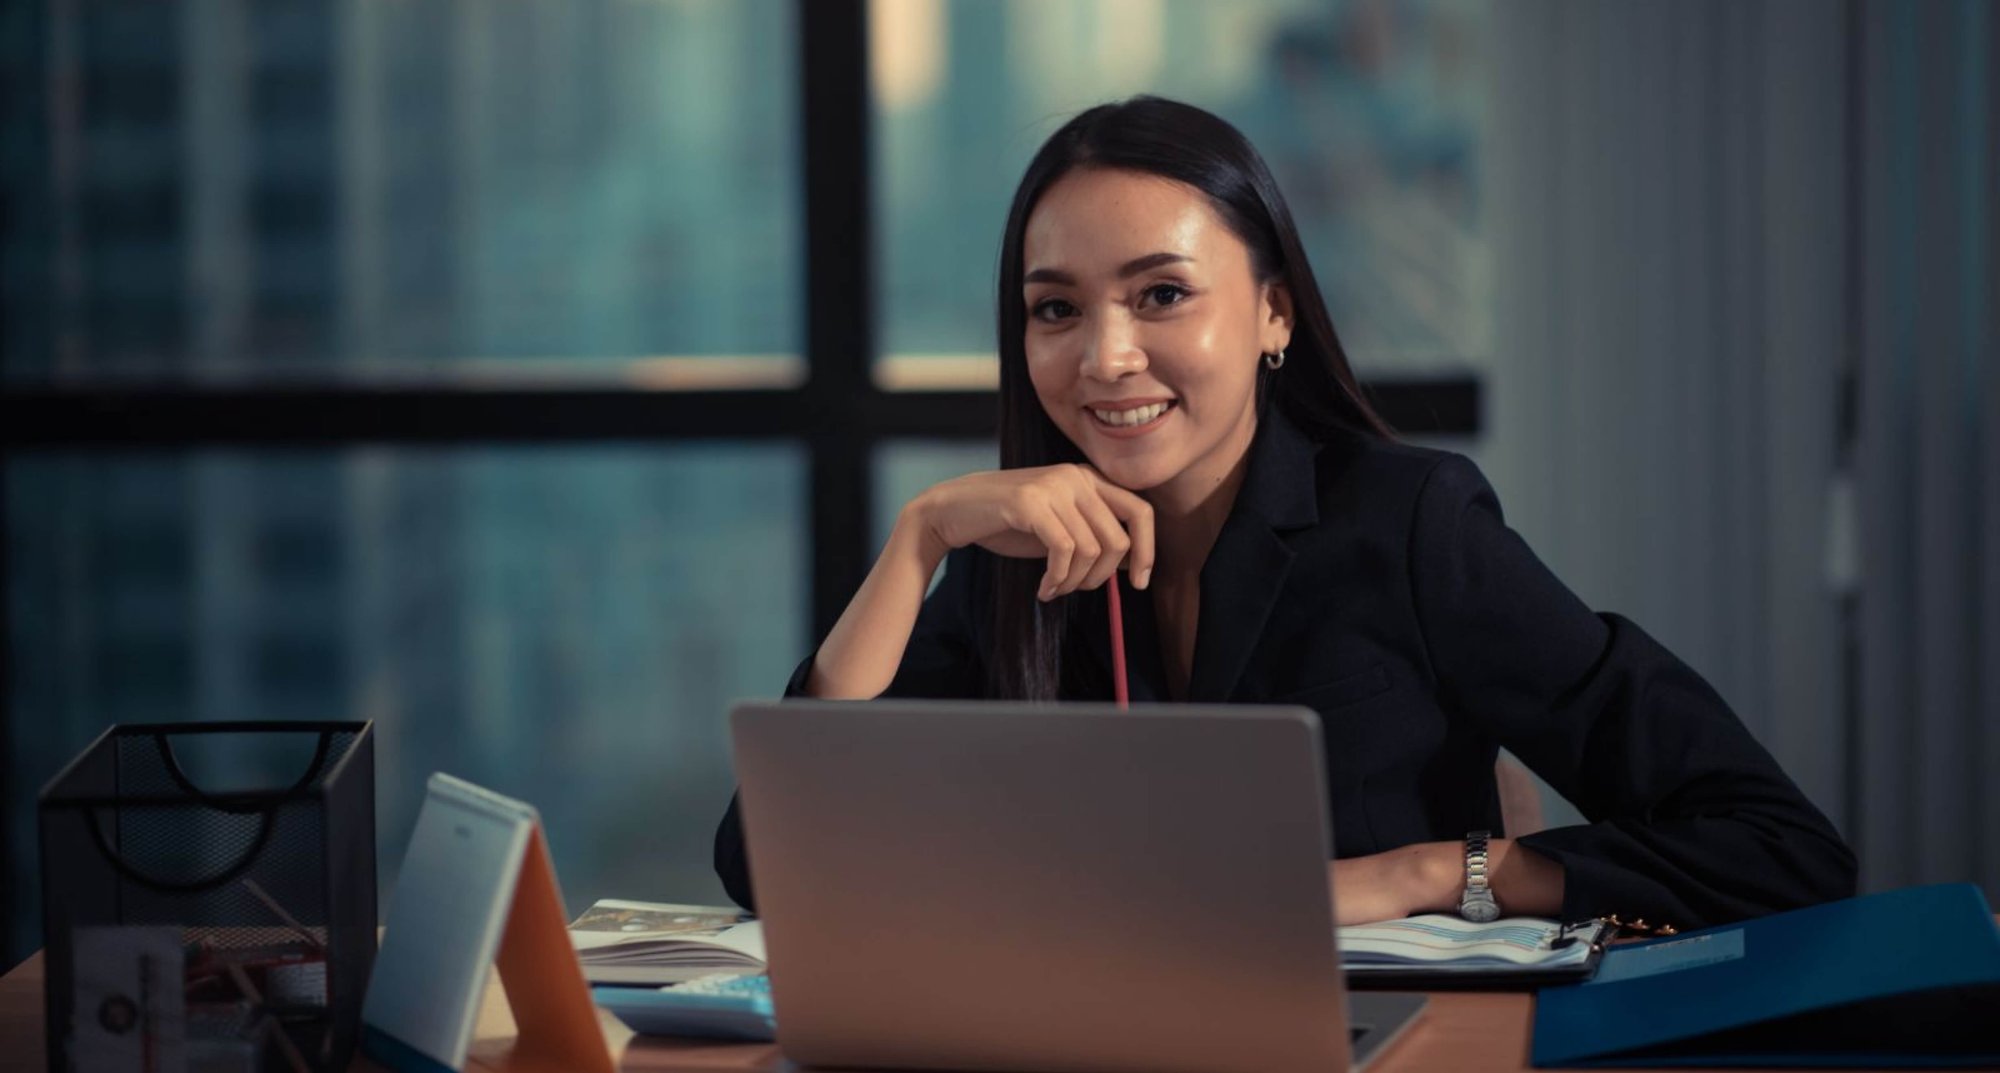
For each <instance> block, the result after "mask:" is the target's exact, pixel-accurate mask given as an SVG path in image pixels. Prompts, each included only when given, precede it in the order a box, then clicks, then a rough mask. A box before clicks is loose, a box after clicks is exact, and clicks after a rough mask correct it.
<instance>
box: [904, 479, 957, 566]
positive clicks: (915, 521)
mask: <svg viewBox="0 0 2000 1073" xmlns="http://www.w3.org/2000/svg"><path fill="white" fill-rule="evenodd" d="M889 548H890V550H891V551H896V550H899V549H900V551H901V552H902V554H904V555H906V556H908V557H909V558H910V559H912V560H913V561H914V562H915V563H916V564H917V565H918V566H919V567H921V568H922V570H923V575H924V577H925V578H926V579H928V578H929V577H930V576H931V575H932V574H934V573H936V572H937V568H938V566H939V565H940V564H942V563H943V562H944V560H945V556H947V555H950V554H951V545H949V544H946V543H945V542H944V538H943V537H940V536H938V534H937V530H935V529H933V528H931V523H930V519H929V517H928V516H927V511H926V510H925V504H924V500H923V497H922V496H918V497H917V498H915V499H912V500H910V501H909V502H908V503H905V504H904V505H903V509H902V510H901V511H899V512H898V513H897V515H896V526H895V528H894V529H893V530H891V531H890V533H889Z"/></svg>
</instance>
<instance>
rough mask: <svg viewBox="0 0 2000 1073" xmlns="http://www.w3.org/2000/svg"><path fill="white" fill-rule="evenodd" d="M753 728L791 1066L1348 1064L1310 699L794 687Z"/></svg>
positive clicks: (748, 741) (751, 819)
mask: <svg viewBox="0 0 2000 1073" xmlns="http://www.w3.org/2000/svg"><path fill="white" fill-rule="evenodd" d="M731 727H732V731H733V733H734V737H735V747H736V769H737V774H738V776H739V778H740V780H741V782H742V810H743V819H744V825H745V832H746V836H747V839H748V845H749V855H750V865H751V873H752V878H753V881H754V882H755V885H756V889H757V901H758V909H759V911H760V913H761V914H762V916H763V917H764V927H765V937H766V941H767V943H768V946H769V953H770V965H771V980H772V991H773V999H774V1001H775V1004H776V1012H777V1019H778V1023H779V1024H780V1025H781V1026H782V1030H781V1032H780V1033H779V1035H780V1041H779V1042H780V1045H781V1046H782V1047H783V1049H784V1051H785V1053H786V1054H787V1055H788V1056H790V1057H791V1058H793V1059H794V1060H796V1061H798V1062H801V1063H806V1064H813V1065H848V1066H854V1065H867V1066H883V1067H905V1068H911V1067H914V1068H932V1069H966V1070H978V1069H992V1070H999V1069H1007V1070H1062V1071H1097V1070H1105V1071H1109V1070H1151V1071H1173V1070H1188V1071H1196V1070H1199V1071H1205V1073H1214V1071H1217V1070H1245V1071H1252V1070H1254V1071H1259V1073H1264V1071H1269V1070H1280V1069H1318V1070H1343V1069H1346V1068H1347V1062H1348V1053H1349V1051H1348V1025H1347V1010H1346V1003H1345V996H1344V991H1343V985H1342V979H1341V974H1340V968H1339V962H1338V956H1337V954H1336V952H1335V944H1334V929H1333V917H1332V904H1331V896H1330V893H1329V890H1328V877H1327V861H1328V859H1329V858H1330V856H1331V846H1330V838H1329V834H1328V831H1327V825H1326V789H1325V786H1324V782H1323V780H1324V775H1323V769H1322V765H1323V764H1324V762H1325V761H1324V758H1323V756H1322V755H1321V751H1320V733H1319V721H1318V717H1317V716H1316V715H1314V713H1313V712H1312V711H1310V710H1309V709H1305V708H1296V707H1256V708H1244V707H1202V706H1186V705H1173V706H1156V707H1148V706H1142V707H1137V708H1133V709H1131V710H1129V711H1120V710H1117V709H1115V708H1113V707H1111V706H1110V705H1085V704H1074V705H1056V706H1047V705H1042V706H1029V705H1018V704H1000V703H949V702H925V701H874V702H867V703H856V702H813V701H787V702H784V703H782V704H744V705H741V706H738V707H737V708H736V709H735V710H734V711H733V712H732V715H731Z"/></svg>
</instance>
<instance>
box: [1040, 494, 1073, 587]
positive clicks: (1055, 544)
mask: <svg viewBox="0 0 2000 1073" xmlns="http://www.w3.org/2000/svg"><path fill="white" fill-rule="evenodd" d="M1031 527H1032V530H1033V532H1034V534H1035V537H1036V539H1038V540H1040V541H1041V542H1042V546H1043V547H1045V548H1047V549H1049V566H1048V569H1047V570H1045V571H1043V572H1042V581H1041V585H1040V586H1039V587H1038V591H1037V592H1036V594H1035V595H1036V597H1037V598H1039V599H1041V600H1044V601H1046V600H1053V599H1055V597H1056V587H1057V585H1058V584H1060V583H1061V581H1062V579H1064V578H1066V577H1068V576H1069V564H1070V559H1071V558H1073V557H1074V556H1075V554H1076V539H1075V538H1074V537H1072V536H1070V533H1069V527H1068V526H1065V525H1064V524H1063V523H1062V519H1061V518H1059V517H1058V516H1057V515H1056V512H1055V510H1054V509H1053V508H1051V507H1048V506H1043V507H1041V508H1040V509H1038V510H1036V511H1035V512H1034V514H1033V516H1032V522H1031Z"/></svg>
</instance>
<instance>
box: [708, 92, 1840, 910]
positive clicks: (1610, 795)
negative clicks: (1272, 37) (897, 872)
mask: <svg viewBox="0 0 2000 1073" xmlns="http://www.w3.org/2000/svg"><path fill="white" fill-rule="evenodd" d="M999 276H1000V293H999V325H1000V331H999V343H1000V405H1001V432H1000V451H1001V464H1002V468H1001V469H1000V470H999V471H997V472H991V473H975V474H972V475H970V476H966V477H961V478H958V479H956V480H951V481H946V482H944V483H942V484H939V485H936V486H934V487H932V488H929V489H927V490H926V491H924V492H923V493H921V494H919V495H918V496H917V497H916V498H915V499H913V500H911V501H910V503H909V504H908V505H906V506H905V507H904V508H903V510H902V513H901V515H900V516H899V518H898V520H897V523H896V527H895V529H894V531H893V533H892V534H891V536H890V537H889V540H888V542H887V544H886V546H885V547H884V549H883V551H882V555H881V558H880V559H879V560H878V561H877V562H876V564H875V567H874V569H873V571H872V572H871V573H870V574H869V576H868V578H867V580H866V581H865V582H864V583H863V584H862V586H861V588H860V590H859V591H858V592H857V593H856V594H855V596H854V600H853V602H852V603H850V604H849V605H848V607H847V609H846V611H845V612H844V613H843V615H842V616H841V618H840V620H839V622H838V623H837V624H836V625H835V627H834V629H833V631H832V632H831V633H830V634H829V635H828V636H827V638H826V640H825V642H824V643H823V644H822V645H821V647H820V649H819V651H818V652H817V653H815V654H814V655H813V656H812V657H811V658H809V659H807V661H806V662H805V663H804V664H803V665H802V666H801V667H800V668H799V670H798V672H797V673H796V674H795V675H794V676H793V678H792V681H791V684H790V686H789V687H788V689H787V691H786V693H787V695H788V696H813V697H821V698H866V697H875V696H910V697H936V698H944V697H988V698H1027V699H1035V700H1049V699H1056V698H1063V699H1092V700H1103V699H1106V698H1108V697H1109V696H1110V695H1111V687H1110V684H1109V672H1108V668H1109V666H1110V661H1109V658H1108V655H1107V650H1108V647H1109V644H1108V641H1107V639H1106V633H1107V628H1106V623H1107V615H1108V604H1107V599H1106V596H1105V591H1104V590H1105V584H1106V582H1107V581H1109V580H1110V579H1111V577H1112V575H1113V573H1114V572H1115V571H1117V570H1119V569H1120V568H1121V567H1123V568H1125V569H1126V571H1127V575H1128V578H1127V580H1126V581H1125V582H1124V583H1123V590H1122V591H1123V592H1124V593H1125V598H1124V600H1123V601H1122V602H1123V604H1124V615H1125V629H1126V636H1127V638H1128V643H1127V648H1128V652H1129V655H1130V665H1129V674H1130V688H1131V696H1132V699H1133V700H1134V701H1149V700H1151V701H1161V700H1192V701H1203V702H1230V703H1264V702H1268V703H1287V704H1304V705H1308V706H1310V707H1312V708H1315V709H1317V710H1318V712H1319V714H1320V718H1321V721H1322V725H1323V734H1324V740H1325V747H1326V764H1327V776H1328V779H1327V785H1328V789H1329V793H1330V797H1331V806H1332V819H1333V822H1334V840H1333V844H1334V846H1335V849H1336V854H1337V856H1339V857H1340V862H1339V866H1338V867H1337V868H1335V869H1334V870H1333V872H1332V876H1333V883H1334V902H1335V907H1336V910H1337V912H1338V915H1339V919H1340V921H1341V923H1343V924H1346V923H1359V922H1364V921H1373V920H1383V919H1388V918H1392V917H1399V916H1404V915H1408V914H1411V913H1416V912H1425V911H1436V912H1453V911H1460V910H1461V909H1463V910H1464V911H1466V912H1467V914H1468V915H1475V914H1476V913H1477V912H1479V911H1481V907H1478V906H1470V905H1462V902H1463V901H1464V900H1465V899H1466V895H1467V887H1468V879H1467V877H1468V872H1469V870H1470V869H1469V868H1468V859H1469V857H1470V849H1469V846H1470V845H1471V837H1470V836H1472V835H1474V834H1477V833H1484V832H1486V831H1493V832H1498V833H1501V834H1504V831H1501V827H1502V824H1501V815H1500V807H1499V797H1498V793H1497V791H1496V788H1495V778H1494V759H1495V755H1496V750H1497V749H1498V748H1499V747H1501V746H1505V747H1506V748H1508V749H1510V750H1511V751H1512V752H1513V753H1514V754H1515V755H1516V756H1518V757H1520V758H1521V759H1522V760H1524V761H1526V762H1527V764H1528V765H1529V766H1530V767H1532V768H1533V769H1534V770H1536V771H1537V772H1539V773H1540V774H1541V775H1542V776H1543V777H1544V778H1545V779H1547V780H1548V781H1549V783H1550V784H1551V785H1553V786H1554V787H1555V788H1556V789H1557V790H1559V791H1561V792H1562V793H1563V794H1564V796H1566V797H1568V798H1569V799H1570V800H1571V801H1573V802H1575V803H1576V805H1577V806H1578V807H1579V808H1580V809H1581V810H1582V811H1583V812H1584V814H1585V815H1586V816H1587V817H1589V819H1590V821H1591V822H1589V823H1587V824H1583V825H1579V826H1573V827H1566V828H1558V829H1554V830H1547V831H1541V832H1538V833H1535V834H1532V835H1527V836H1524V837H1521V838H1519V839H1508V838H1504V837H1502V838H1495V839H1493V840H1491V842H1490V844H1488V847H1487V852H1488V854H1489V859H1488V862H1487V865H1488V868H1487V872H1488V874H1489V875H1490V876H1491V894H1492V896H1493V898H1494V900H1496V901H1497V902H1498V904H1499V907H1500V910H1501V911H1502V912H1504V913H1508V914H1527V915H1537V916H1551V917H1560V918H1562V919H1565V920H1577V919H1582V918H1585V917H1592V916H1598V915H1603V914H1611V913H1615V914H1618V915H1620V916H1621V917H1623V918H1625V919H1627V920H1631V919H1635V918H1643V919H1645V920H1647V921H1650V922H1654V923H1671V924H1673V925H1676V926H1678V927H1680V928H1683V929H1686V928H1690V927H1699V926H1705V925H1709V924H1714V923H1719V922H1724V921H1729V920H1735V919H1740V918H1743V917H1747V916H1752V915H1755V914H1759V913H1765V912H1771V911H1774V910H1779V909H1786V908H1791V907H1794V906H1799V905H1804V904H1808V903H1811V902H1815V901H1820V900H1825V899H1831V898H1839V897H1845V896H1847V895H1850V894H1852V893H1853V891H1854V872H1855V864H1854V858H1853V854H1852V853H1851V852H1850V851H1849V850H1848V848H1847V846H1846V845H1845V844H1843V843H1842V841H1841V839H1840V836H1839V835H1838V834H1837V833H1836V832H1835V831H1834V830H1833V828H1832V826H1831V825H1830V824H1829V823H1828V822H1827V820H1826V818H1825V817H1824V816H1823V815H1821V814H1820V813H1819V812H1818V811H1817V810H1816V809H1814V808H1813V806H1812V805H1811V804H1810V803H1808V802H1807V801H1806V800H1805V798H1804V797H1803V796H1802V795H1801V794H1800V793H1799V791H1798V789H1797V788H1796V787H1795V786H1794V785H1793V784H1792V783H1791V781H1790V780H1789V779H1788V778H1786V776H1785V775H1784V773H1783V772H1782V771H1780V770H1779V768H1778V766H1777V764H1776V763H1775V762H1774V761H1773V760H1772V758H1771V757H1770V755H1769V754H1768V753H1766V752H1765V750H1764V749H1763V748H1762V747H1760V746H1759V745H1758V744H1757V742H1756V741H1755V740H1754V739H1752V738H1751V736H1750V735H1749V733H1748V732H1747V731H1745V729H1744V728H1743V726H1742V724H1741V723H1740V722H1739V721H1738V720H1737V718H1736V717H1735V715H1734V714H1733V713H1731V712H1730V710H1729V708H1728V707H1727V705H1726V704H1725V703H1724V702H1723V701H1722V699H1721V698H1720V697H1719V696H1718V695H1716V693H1715V692H1714V691H1713V690H1712V689H1710V688H1709V686H1708V685H1707V684H1706V683H1705V682H1703V681H1702V679H1701V678H1700V677H1699V676H1698V675H1696V674H1695V672H1694V671H1692V670H1690V669H1689V668H1688V667H1687V666H1686V665H1685V664H1683V663H1681V662H1680V661H1679V660H1678V659H1676V658H1675V657H1674V656H1673V655H1672V654H1671V653H1670V652H1668V651H1667V650H1666V649H1664V648H1662V647H1661V646H1660V645H1659V644H1658V643H1657V642H1655V641H1654V640H1653V639H1652V638H1650V637H1648V636H1647V635H1646V634H1645V633H1643V632H1642V631H1641V630H1640V629H1639V628H1638V627H1637V626H1635V625H1633V624H1632V623H1631V622H1630V621H1628V620H1626V619H1624V618H1622V617H1620V616H1618V615H1615V614H1605V615H1598V614H1595V613H1593V612H1592V611H1591V610H1590V609H1589V608H1587V607H1585V606H1584V605H1583V604H1582V603H1581V602H1580V601H1578V600H1577V598H1576V597H1575V596H1574V595H1572V594H1571V593H1570V592H1569V591H1568V590H1567V589H1566V588H1564V587H1563V585H1562V583H1561V582H1559V581H1557V580H1556V578H1555V577H1554V576H1552V575H1551V574H1550V573H1549V572H1548V571H1547V570H1546V569H1545V568H1544V567H1543V566H1542V565H1541V563H1540V562H1539V561H1538V560H1537V559H1536V558H1535V556H1534V554H1533V553H1532V552H1531V551H1530V550H1529V549H1528V548H1527V546H1526V545H1525V544H1524V543H1522V541H1521V540H1520V538H1519V537H1518V536H1516V535H1515V534H1514V533H1513V531H1511V530H1509V529H1508V528H1507V527H1506V526H1505V524H1504V523H1503V522H1502V519H1501V513H1500V507H1499V504H1498V502H1497V501H1496V499H1495V497H1494V494H1493V491H1492V489H1491V488H1490V487H1489V486H1488V485H1487V483H1486V481H1485V479H1484V478H1483V477H1482V476H1481V475H1480V473H1479V471H1478V470H1477V468H1476V467H1474V466H1473V465H1472V464H1471V463H1470V462H1468V461H1467V460H1465V459H1464V458H1462V457H1460V456H1458V455H1454V454H1450V453H1447V452H1442V451H1436V450H1428V449H1423V448H1418V447H1413V446H1406V445H1402V444H1398V443H1396V442H1395V441H1394V438H1393V436H1392V435H1391V433H1390V430H1389V428H1388V427H1387V426H1386V425H1385V424H1384V423H1383V422H1382V420H1381V419H1380V418H1379V417H1377V416H1376V415H1375V413H1374V411H1373V410H1372V409H1371V408H1370V407H1369V404H1368V401H1367V399H1366V398H1365V397H1364V396H1363V395H1362V394H1361V392H1360V391H1359V389H1358V388H1357V386H1356V384H1355V380H1354V375H1353V373H1352V371H1351V370H1350V368H1349V366H1348V362H1347V358H1346V355H1345V354H1344V353H1343V352H1342V350H1341V346H1340V342H1339V340H1338V339H1337V338H1336V336H1335V335H1334V330H1333V325H1332V323H1331V321H1330V319H1329V318H1328V316H1327V312H1326V308H1325V306H1324V304H1323V303H1322V301H1321V298H1320V294H1319V288H1318V284H1317V283H1316V282H1315V281H1314V278H1313V273H1312V269H1311V267H1310V266H1309V265H1308V264H1307V262H1306V256H1305V251H1304V250H1303V249H1302V248H1301V246H1300V244H1299V239H1298V234H1297V231H1296V229H1295V228H1294V226H1293V224H1292V219H1291V214H1290V211H1289V210H1288V209H1287V208H1286V207H1285V202H1284V199H1283V197H1282V196H1281V195H1280V194H1279V192H1278V189H1277V187H1276V185H1275V183H1273V181H1272V179H1271V176H1270V173H1269V171H1268V170H1267V169H1266V168H1265V166H1264V163H1263V161H1262V160H1261V159H1259V157H1258V156H1257V154H1256V151H1255V150H1254V149H1252V148H1251V147H1250V145H1249V143H1248V142H1246V141H1245V140H1244V139H1243V137H1242V135H1241V134H1239V133H1238V132H1237V131H1236V130H1235V129H1234V128H1233V127H1231V126H1229V124H1227V123H1225V122H1224V121H1222V120H1221V119H1218V118H1217V117H1215V116H1212V115H1210V114H1208V113H1206V112H1203V111H1201V110H1200V109H1197V108H1193V107H1190V106H1188V105H1184V104H1178V103H1175V102H1172V101H1166V100H1161V99H1157V98H1150V97H1139V98H1135V99H1132V100H1129V101H1125V102H1122V103H1117V104H1108V105H1103V106H1100V107H1097V108H1093V109H1091V110H1089V111H1087V112H1084V113H1083V114H1081V115H1079V116H1077V117H1076V118H1075V119H1073V120H1072V121H1070V122H1069V123H1068V124H1067V125H1065V126H1064V127H1063V128H1062V129H1061V130H1059V131H1057V132H1056V133H1055V135H1054V136H1053V137H1051V138H1050V139H1049V141H1048V142H1047V143H1046V144H1045V145H1043V146H1042V148H1041V150H1040V151H1039V152H1038V153H1037V154H1036V156H1035V158H1034V160H1033V161H1032V162H1031V163H1030V164H1029V165H1028V170H1027V174H1026V175H1025V176H1024V177H1023V178H1022V180H1021V185H1020V189H1019V190H1018V191H1017V192H1016V194H1015V196H1014V202H1013V206H1012V208H1011V210H1010V211H1009V213H1008V218H1007V230H1006V235H1005V238H1004V241H1003V243H1002V247H1001V263H1000V273H999ZM940 562H944V563H945V564H946V572H945V575H944V578H943V579H942V581H941V582H940V583H939V585H938V587H937V589H936V591H935V592H934V593H932V594H931V595H930V596H929V597H928V598H926V597H925V594H924V590H925V587H926V585H927V584H928V582H929V580H930V578H931V576H932V574H933V572H934V570H935V568H936V567H937V566H938V565H939V563H940ZM716 867H717V870H718V872H719V873H720V874H721V876H722V879H723V882H724V885H725V886H726V887H727V888H728V890H729V892H730V894H731V896H732V897H734V898H736V899H737V900H738V901H739V902H742V903H743V904H744V905H746V906H747V905H751V904H752V900H751V899H752V892H751V890H750V884H749V875H748V870H747V868H746V866H745V861H744V850H743V841H742V832H741V828H740V826H739V824H738V821H737V816H736V810H735V807H734V805H732V806H731V808H730V811H729V814H728V815H727V816H726V817H725V818H724V820H723V824H722V827H721V829H720V830H719V831H718V832H717V836H716Z"/></svg>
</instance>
